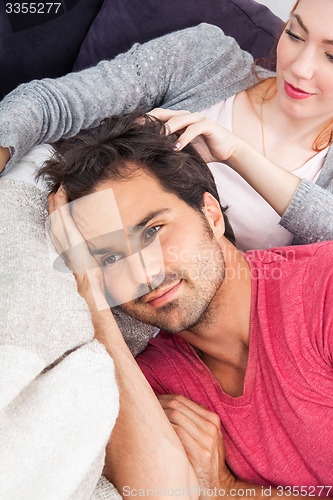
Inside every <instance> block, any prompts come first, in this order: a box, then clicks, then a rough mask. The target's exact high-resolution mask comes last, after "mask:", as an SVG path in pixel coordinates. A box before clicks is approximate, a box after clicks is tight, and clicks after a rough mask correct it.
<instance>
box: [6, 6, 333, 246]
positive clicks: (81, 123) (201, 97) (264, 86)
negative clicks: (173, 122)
mask: <svg viewBox="0 0 333 500" xmlns="http://www.w3.org/2000/svg"><path fill="white" fill-rule="evenodd" d="M332 14H333V3H332V2H331V0H319V1H316V2H315V1H314V0H300V1H299V2H297V3H296V5H295V7H294V9H293V12H292V16H291V19H290V21H289V22H288V23H287V26H286V30H285V31H284V33H283V34H282V36H281V39H280V41H279V46H278V54H277V56H278V64H277V77H276V91H275V83H274V80H273V83H272V81H271V80H268V79H267V77H269V76H272V75H271V74H268V73H267V72H265V71H261V70H260V71H259V69H257V72H254V70H253V64H252V59H251V57H250V56H249V55H248V54H247V53H244V52H242V51H241V50H240V49H239V48H238V46H237V45H236V44H235V43H234V41H233V40H232V39H229V38H227V37H225V36H224V35H223V34H222V32H221V31H220V30H219V29H218V28H216V27H212V26H208V25H200V26H199V27H197V28H191V29H188V30H184V31H183V32H178V33H175V34H171V35H168V36H166V37H163V38H161V39H159V40H154V41H152V42H149V43H147V44H144V45H142V46H135V47H134V48H133V49H131V51H129V52H128V53H126V54H124V55H121V56H118V57H117V58H116V59H115V60H113V61H104V62H102V63H100V64H99V65H97V66H96V67H95V68H91V69H89V70H85V71H82V72H81V73H77V74H72V75H68V76H66V77H63V78H60V79H57V80H54V81H52V80H45V81H41V82H37V83H36V82H35V83H33V82H32V83H30V84H27V85H25V86H21V87H20V88H19V90H17V91H14V92H13V93H11V94H9V96H7V97H6V98H5V99H4V100H3V102H2V104H1V108H0V112H1V113H0V114H1V120H0V144H2V145H3V146H13V147H14V149H15V153H16V154H17V155H20V154H22V152H25V151H26V150H27V149H29V148H30V147H31V146H32V145H34V144H36V143H40V142H45V141H48V142H53V141H55V140H57V139H59V138H60V137H61V136H65V137H69V136H71V135H74V134H75V133H77V132H78V130H80V129H81V128H87V127H90V126H94V125H97V124H98V123H99V121H100V119H102V118H104V117H105V116H107V115H110V114H114V113H120V112H123V111H130V110H131V109H134V108H136V107H138V106H141V107H143V108H144V109H145V110H149V109H152V108H153V107H156V106H163V107H165V108H172V109H184V108H186V109H187V110H189V111H198V110H205V111H204V114H206V115H207V116H212V117H213V118H214V119H217V120H218V121H220V118H219V117H218V116H216V114H217V113H218V114H221V112H222V114H223V115H225V116H226V114H225V110H224V109H223V107H224V108H225V107H229V122H231V119H232V131H233V133H234V135H235V136H236V137H237V138H238V139H239V140H238V141H236V143H237V145H238V150H240V151H243V155H242V158H241V161H240V162H239V166H237V165H236V164H234V163H233V164H232V165H231V166H232V167H233V168H234V169H236V170H238V171H239V173H240V174H241V175H243V176H244V178H245V179H246V180H247V181H249V182H250V183H251V184H252V185H253V186H254V187H255V189H256V190H257V191H258V192H259V193H260V195H262V196H263V197H264V198H265V199H266V200H267V201H268V202H269V203H270V205H271V206H272V207H273V208H274V209H275V210H276V211H277V212H278V214H279V215H280V216H282V218H281V220H280V221H279V217H277V216H275V217H276V218H275V219H274V211H273V212H272V211H271V213H269V211H268V212H267V207H265V210H264V209H262V208H260V207H261V205H260V203H262V201H261V200H260V198H257V200H256V199H255V198H254V199H253V196H254V194H255V193H254V194H253V193H250V194H249V193H247V198H249V200H250V204H248V205H245V206H243V208H242V207H241V206H239V204H240V200H241V201H243V200H245V196H244V194H243V193H244V186H242V187H240V183H239V182H238V181H236V182H234V180H233V179H230V173H229V174H225V171H224V174H223V175H222V177H221V179H219V177H220V174H221V172H223V170H222V169H223V168H225V167H222V166H221V165H218V166H213V167H212V168H213V171H214V173H215V176H216V177H217V184H218V185H220V188H221V200H222V202H223V203H225V202H227V203H228V204H229V205H230V219H231V222H232V224H233V225H234V226H235V232H236V238H237V243H238V246H239V247H240V248H241V249H248V248H254V247H257V248H260V247H262V248H264V247H265V246H266V247H267V246H279V245H285V244H289V243H291V242H292V236H291V235H290V234H289V233H288V232H286V231H285V230H288V231H290V233H292V235H293V236H294V237H295V238H294V243H295V242H298V243H312V242H315V241H320V240H324V239H332V238H333V221H332V217H331V214H332V212H333V195H332V191H333V152H332V148H329V145H330V133H329V132H330V130H329V132H328V134H326V133H324V134H323V136H324V140H323V144H321V145H320V148H319V149H321V147H322V146H323V147H324V149H323V151H322V152H319V153H318V155H317V154H316V151H314V150H313V149H312V146H313V143H314V142H315V140H316V137H317V136H318V134H320V132H321V131H322V130H323V129H325V127H326V126H327V124H328V122H329V121H330V118H331V116H333V106H332V102H333V100H332V94H333V64H332V61H331V59H332V58H333V50H332V46H331V44H330V41H331V40H332V39H333V30H332V29H331V27H330V21H329V20H330V19H332ZM201 39H203V40H204V43H203V44H198V40H201ZM324 42H325V43H324ZM257 74H258V77H259V78H263V77H265V78H266V79H264V80H262V81H259V83H258V77H257ZM20 89H21V90H22V92H20ZM73 89H75V91H73ZM128 96H130V98H129V97H128ZM233 96H236V97H235V98H234V100H233ZM229 98H230V99H231V101H232V100H233V102H230V100H229V101H226V102H225V103H224V104H223V106H221V104H219V103H221V100H224V99H229ZM213 105H217V107H213V108H212V106H213ZM17 106H19V109H24V110H25V114H24V116H22V113H20V112H17ZM230 110H231V111H230ZM168 116H170V115H168ZM31 121H32V123H31ZM222 123H223V124H224V125H226V123H225V122H222ZM184 126H186V123H185V124H184ZM22 127H23V130H24V134H22V133H21V132H20V131H21V130H22ZM326 135H327V137H328V140H326ZM236 143H235V144H236ZM281 145H282V147H281ZM244 146H246V148H247V149H246V154H244ZM249 146H251V148H252V149H251V148H249ZM325 147H326V149H325ZM317 149H318V148H317ZM256 151H257V152H259V153H261V155H260V156H259V155H258V154H256ZM6 154H7V155H8V151H6V150H5V151H3V155H6ZM265 157H266V158H265ZM312 157H313V159H312V160H311V158H312ZM218 159H219V160H221V159H222V158H220V157H219V158H218ZM269 160H271V161H269ZM272 160H273V161H274V162H276V163H277V164H278V166H276V165H274V163H272ZM308 160H310V162H312V165H310V166H309V164H307V161H308ZM4 163H5V159H4V160H3V164H4ZM236 163H237V162H236ZM322 163H324V165H322ZM259 165H260V168H259ZM9 166H10V162H9ZM257 168H258V170H257ZM304 171H305V172H304ZM291 172H294V173H291ZM253 173H254V175H252V174H253ZM256 173H257V174H258V175H256ZM303 176H304V177H305V179H304V180H303V181H300V178H301V177H303ZM253 177H254V179H253ZM228 178H229V180H228V182H229V185H228V186H227V185H226V182H227V179H228ZM237 182H238V186H237ZM314 182H315V184H314ZM230 183H231V184H233V188H234V187H235V185H236V190H233V191H231V189H233V188H231V187H230V186H231V184H230ZM227 192H230V193H232V199H231V200H228V199H226V198H225V194H226V193H227ZM277 194H278V196H276V195H277ZM238 208H239V210H238ZM255 209H257V210H258V213H256V212H255V211H254V210H255ZM234 210H236V212H237V210H238V214H234ZM263 214H264V218H263ZM267 214H268V215H267ZM242 220H243V221H244V220H245V223H243V225H241V224H240V222H242ZM266 220H267V222H265V221H266ZM264 222H265V225H264ZM278 222H279V223H280V225H281V226H282V227H283V228H284V229H282V228H279V226H277V223H278ZM262 235H263V236H264V237H263V238H262ZM267 235H268V236H267Z"/></svg>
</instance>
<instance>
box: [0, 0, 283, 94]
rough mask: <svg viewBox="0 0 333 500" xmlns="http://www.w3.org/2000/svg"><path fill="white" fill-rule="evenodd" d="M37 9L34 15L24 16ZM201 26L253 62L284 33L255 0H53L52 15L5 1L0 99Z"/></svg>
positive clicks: (0, 11)
mask: <svg viewBox="0 0 333 500" xmlns="http://www.w3.org/2000/svg"><path fill="white" fill-rule="evenodd" d="M15 5H17V3H16V4H15ZM23 5H25V6H27V7H26V8H25V10H26V9H28V12H22V10H23V9H22V6H23ZM36 5H37V6H39V7H38V9H39V12H29V11H33V10H34V7H33V6H35V7H36ZM10 10H11V12H9V11H10ZM14 10H16V12H14ZM18 10H19V11H20V12H18ZM47 10H50V12H47ZM6 11H7V12H6ZM200 22H208V23H212V24H216V25H217V26H220V27H221V28H222V29H223V30H224V31H225V33H226V34H228V35H232V36H234V37H235V38H236V39H237V41H238V43H239V44H240V46H241V47H242V48H244V49H246V50H248V51H249V52H251V53H252V54H253V56H254V57H255V58H258V57H262V56H264V55H266V54H267V53H268V52H269V51H270V50H271V48H272V47H273V46H274V43H275V40H276V38H277V37H278V36H279V34H280V32H281V30H282V27H283V23H282V21H281V19H279V18H278V17H276V16H275V15H274V14H272V13H271V11H270V10H269V9H267V8H266V7H264V6H263V5H261V4H257V3H256V2H255V0H104V2H103V0H59V1H58V4H57V6H56V4H54V6H53V7H52V8H51V9H50V8H49V6H48V4H47V3H46V2H44V0H43V1H42V2H37V4H36V3H33V2H31V1H28V2H26V3H21V7H20V8H18V7H16V9H15V7H14V2H12V3H10V2H9V1H8V0H6V1H5V2H1V3H0V65H1V66H0V67H1V71H0V75H1V77H0V98H2V97H3V96H4V95H6V94H7V93H8V92H10V91H11V90H12V89H13V88H15V87H16V86H17V85H18V84H20V83H23V82H27V81H30V80H32V79H35V78H44V77H56V76H61V75H64V74H66V73H68V72H69V71H71V70H72V69H74V70H79V69H82V68H86V67H88V66H92V65H94V64H96V63H97V62H98V61H100V60H102V59H106V58H112V57H114V56H115V55H116V54H118V53H120V52H123V51H125V50H127V49H129V48H130V47H131V46H132V45H133V43H135V42H145V41H147V40H150V39H152V38H155V37H157V36H160V35H162V34H165V33H168V32H170V31H175V30H177V29H181V28H185V27H188V26H194V25H196V24H199V23H200Z"/></svg>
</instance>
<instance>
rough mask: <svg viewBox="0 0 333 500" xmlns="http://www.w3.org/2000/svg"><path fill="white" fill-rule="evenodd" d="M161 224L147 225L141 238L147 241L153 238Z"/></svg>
mask: <svg viewBox="0 0 333 500" xmlns="http://www.w3.org/2000/svg"><path fill="white" fill-rule="evenodd" d="M161 227H162V226H152V227H148V228H147V229H146V230H145V231H144V232H143V235H142V238H143V241H144V242H147V241H149V240H152V239H153V238H155V236H156V235H157V233H158V231H159V230H160V229H161Z"/></svg>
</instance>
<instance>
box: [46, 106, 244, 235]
mask: <svg viewBox="0 0 333 500" xmlns="http://www.w3.org/2000/svg"><path fill="white" fill-rule="evenodd" d="M176 139H177V136H176V135H175V134H170V135H167V134H166V128H165V125H164V123H163V122H161V121H160V120H157V119H155V118H152V117H150V116H147V115H145V114H143V113H142V111H141V112H140V111H134V112H132V113H130V114H128V115H125V116H111V117H110V118H107V119H105V120H103V121H102V122H101V124H100V125H99V126H98V127H96V128H92V129H88V130H82V131H81V132H79V133H78V134H77V135H76V136H74V137H72V138H70V139H67V140H62V141H59V142H58V143H56V144H55V149H56V152H55V153H54V155H53V156H52V158H51V159H50V160H48V161H47V162H46V163H45V165H44V166H43V167H42V168H41V169H40V171H39V172H38V174H37V178H40V177H44V178H45V180H46V183H47V185H48V188H49V190H50V191H51V192H55V191H56V190H57V189H58V188H59V187H60V185H63V187H64V188H65V190H66V193H67V196H68V199H69V201H73V200H76V199H78V198H81V197H82V196H86V195H88V194H91V193H92V192H93V191H94V190H95V189H96V188H97V187H98V186H99V185H100V184H101V183H103V182H104V181H106V180H110V179H125V178H128V177H129V176H130V175H133V173H134V172H135V171H137V170H138V169H140V168H142V169H144V170H147V171H148V172H149V173H151V174H153V175H154V176H155V177H156V178H157V179H158V180H159V182H160V184H161V185H162V186H163V188H164V189H165V190H166V191H169V192H171V193H173V194H175V195H176V196H178V198H180V199H181V200H183V201H185V203H187V204H188V205H190V206H191V207H192V208H194V209H195V210H198V211H200V212H201V213H202V209H203V195H204V193H205V192H208V193H211V194H212V195H213V196H214V198H216V200H217V201H218V202H219V203H220V199H219V195H218V192H217V188H216V184H215V181H214V177H213V175H212V173H211V171H210V170H209V168H208V166H207V164H206V163H205V162H204V160H203V159H202V158H201V156H200V155H199V154H198V153H197V152H196V151H195V149H194V148H193V147H192V146H191V145H188V146H186V147H185V148H184V149H183V150H182V151H175V150H174V144H175V142H176ZM220 206H221V204H220ZM221 210H222V213H223V217H224V222H225V237H226V238H228V240H229V241H231V242H232V243H235V237H234V233H233V230H232V228H231V225H230V222H229V220H228V217H227V216H226V214H225V212H226V208H225V207H222V206H221Z"/></svg>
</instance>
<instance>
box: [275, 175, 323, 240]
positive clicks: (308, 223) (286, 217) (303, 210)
mask: <svg viewBox="0 0 333 500" xmlns="http://www.w3.org/2000/svg"><path fill="white" fill-rule="evenodd" d="M332 190H333V183H332V180H331V183H330V185H329V186H328V187H327V188H326V189H324V188H323V187H321V186H318V185H317V184H313V183H312V182H310V181H308V180H306V179H303V180H302V181H301V182H300V184H299V186H298V188H297V190H296V192H295V194H294V196H293V198H292V200H291V203H290V205H289V206H288V208H287V210H286V211H285V213H284V214H283V216H282V218H281V220H280V224H281V226H283V227H284V228H285V229H287V230H288V231H290V232H291V233H292V234H293V235H294V244H296V243H297V244H302V245H307V244H310V243H316V242H319V241H326V240H333V192H332Z"/></svg>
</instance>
